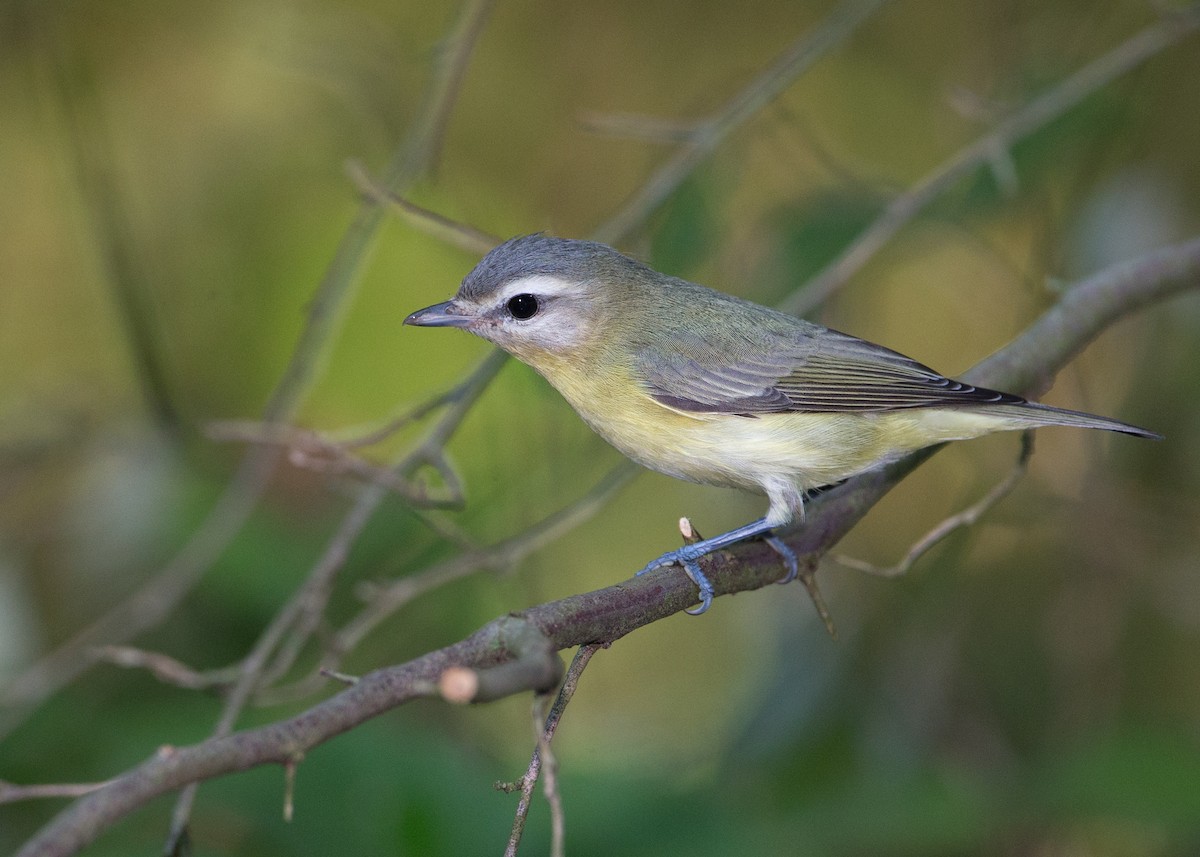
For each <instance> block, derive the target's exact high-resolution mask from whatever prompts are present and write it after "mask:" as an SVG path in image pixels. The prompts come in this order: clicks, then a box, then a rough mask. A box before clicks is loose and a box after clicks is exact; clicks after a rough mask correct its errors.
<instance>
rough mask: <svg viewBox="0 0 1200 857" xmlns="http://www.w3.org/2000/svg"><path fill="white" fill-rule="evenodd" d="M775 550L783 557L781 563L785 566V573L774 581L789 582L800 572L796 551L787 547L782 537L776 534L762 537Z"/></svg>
mask: <svg viewBox="0 0 1200 857" xmlns="http://www.w3.org/2000/svg"><path fill="white" fill-rule="evenodd" d="M763 541H764V542H766V543H767V544H769V545H770V546H771V547H772V548H773V549H774V551H775V553H777V554H779V555H780V556H781V557H783V564H784V565H785V566H786V567H787V574H785V575H784V576H783V577H781V578H779V580H777V581H775V582H776V583H791V582H792V581H793V580H795V579H796V578H797V577H798V576H799V574H800V560H798V559H796V552H795V551H794V550H792V549H791V548H790V547H788V546H787V545H786V544H785V543H784V541H783V539H781V538H779V537H778V536H767V537H766V538H764V539H763Z"/></svg>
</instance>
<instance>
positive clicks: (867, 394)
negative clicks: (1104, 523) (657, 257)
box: [636, 323, 1025, 415]
mask: <svg viewBox="0 0 1200 857" xmlns="http://www.w3.org/2000/svg"><path fill="white" fill-rule="evenodd" d="M801 324H803V323H801ZM708 345H710V346H717V345H718V344H717V343H708ZM725 345H726V346H728V347H727V348H724V349H721V348H718V347H708V348H699V349H687V350H686V351H685V350H672V351H664V350H663V349H660V348H653V347H651V348H646V349H643V350H642V351H641V352H640V353H639V354H638V359H637V362H636V369H637V371H638V372H639V374H640V375H641V376H642V379H643V382H644V384H645V386H646V388H647V390H648V391H649V393H650V395H651V396H652V397H653V398H654V399H655V400H656V401H658V402H661V403H662V404H664V405H667V406H668V407H672V408H676V409H678V410H682V411H693V412H696V413H729V414H746V415H753V414H760V413H778V412H781V411H808V412H865V411H888V410H896V409H901V408H925V407H932V406H942V407H945V406H970V405H983V404H1020V403H1022V402H1024V401H1025V400H1024V399H1022V398H1021V397H1020V396H1014V395H1010V394H1008V393H1000V392H997V391H995V390H988V389H984V388H981V387H972V386H971V385H970V384H964V383H962V382H961V381H954V380H951V379H949V378H946V377H944V376H942V375H940V374H938V373H937V372H935V371H933V370H932V369H930V368H929V367H928V366H924V365H922V364H920V363H918V362H916V361H915V360H912V359H910V358H908V357H905V356H904V355H903V354H899V353H897V352H895V351H892V350H890V349H888V348H884V347H883V346H881V345H875V344H873V343H870V342H867V341H865V340H862V339H857V338H855V337H853V336H848V335H846V334H843V333H838V332H836V331H822V335H821V336H820V337H816V338H814V337H813V336H812V335H811V333H810V331H809V329H808V328H807V327H802V326H801V325H800V324H798V325H797V327H796V329H795V331H794V332H793V333H792V335H788V332H787V331H770V330H761V329H760V330H759V331H758V332H757V335H756V336H755V338H754V341H744V340H743V341H740V342H737V343H725Z"/></svg>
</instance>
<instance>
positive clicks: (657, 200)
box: [592, 0, 887, 244]
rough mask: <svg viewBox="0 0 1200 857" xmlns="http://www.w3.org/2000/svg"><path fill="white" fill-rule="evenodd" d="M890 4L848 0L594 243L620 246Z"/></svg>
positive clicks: (691, 142) (705, 128)
mask: <svg viewBox="0 0 1200 857" xmlns="http://www.w3.org/2000/svg"><path fill="white" fill-rule="evenodd" d="M885 2H887V0H845V2H843V3H841V4H840V5H839V6H837V7H836V8H835V9H834V10H833V11H832V12H830V13H829V14H828V15H827V16H826V17H825V19H824V20H823V21H822V22H821V23H820V24H819V25H818V26H817V28H816V29H815V30H813V31H812V32H811V33H806V34H805V35H804V37H803V38H801V39H800V40H799V41H797V42H796V43H795V44H793V45H792V47H790V48H788V50H787V51H786V52H785V53H784V54H783V55H782V56H780V57H779V58H778V59H777V60H776V61H775V62H774V63H773V64H771V65H770V66H769V67H768V68H767V69H766V70H765V71H763V73H762V74H760V75H759V76H758V77H757V78H755V79H754V80H753V81H751V83H750V84H749V85H748V86H746V87H744V88H743V89H742V90H740V91H739V92H738V93H736V94H735V95H734V96H733V97H732V98H730V99H729V100H728V101H727V102H725V104H724V105H722V106H721V107H720V108H718V109H717V111H716V112H714V113H713V114H712V115H710V116H708V117H707V118H705V119H701V120H699V121H697V122H696V123H695V126H694V130H693V132H692V133H691V134H689V135H688V136H687V139H686V141H685V142H684V143H683V144H682V145H681V146H680V147H679V149H678V150H677V151H676V152H675V154H673V155H672V156H671V157H670V158H669V159H668V160H667V162H666V163H664V164H663V165H662V166H661V167H659V168H658V170H656V171H655V173H654V175H652V176H651V177H650V178H649V179H648V180H647V181H646V182H645V183H643V184H642V186H641V187H640V188H638V190H637V192H636V193H635V194H634V195H633V196H632V197H631V198H630V199H629V201H628V202H626V203H625V205H624V206H622V207H621V209H620V210H619V211H618V212H617V213H616V214H614V215H613V216H612V217H610V218H609V219H608V220H606V221H605V222H604V223H603V224H602V225H601V226H600V227H598V228H597V229H596V230H595V232H594V233H593V234H592V237H593V238H594V239H595V240H596V241H602V242H604V243H605V244H619V243H621V242H622V241H624V240H626V239H627V238H629V236H630V235H632V234H633V233H634V231H635V230H636V229H637V228H638V227H639V226H641V225H642V224H643V223H645V222H646V220H647V218H649V217H650V215H652V214H653V213H654V212H655V211H657V210H658V207H659V206H660V205H662V204H663V203H664V202H665V201H666V200H667V198H668V197H669V196H670V195H671V194H672V193H674V192H675V191H676V190H677V189H678V188H679V186H680V185H681V184H683V181H684V179H686V178H687V177H688V176H689V175H691V174H692V173H693V172H694V171H695V169H696V167H698V166H699V165H700V163H701V162H702V161H703V160H704V159H705V158H707V157H708V156H709V155H710V154H712V152H713V150H714V149H716V148H717V147H718V146H719V145H721V144H722V143H723V142H725V140H726V139H727V138H728V137H729V135H730V134H731V133H733V132H734V131H735V130H737V129H738V128H740V127H741V126H742V125H744V124H745V123H746V122H747V121H748V120H749V119H750V118H752V117H753V116H754V115H755V114H757V113H758V112H759V111H760V110H762V109H763V108H764V107H765V106H766V105H767V104H769V103H770V102H771V101H772V100H774V99H775V98H776V97H777V96H778V95H779V94H780V93H781V92H783V91H784V90H785V89H787V87H788V86H790V85H791V84H792V83H793V82H794V81H795V79H796V78H797V77H799V76H800V75H801V74H803V73H804V72H805V71H806V70H807V69H808V68H810V67H811V66H812V64H813V63H815V62H816V61H817V60H819V59H821V57H823V56H825V55H826V54H828V53H829V52H830V51H831V50H833V49H834V48H836V47H837V46H838V45H840V44H841V43H842V42H843V41H844V40H845V39H846V37H847V36H849V35H850V34H851V33H852V32H854V30H855V28H856V27H858V25H859V24H861V23H862V22H863V21H865V20H867V18H869V17H870V16H871V15H872V14H874V13H875V11H876V10H877V9H878V8H879V7H880V6H882V5H883V4H884V3H885Z"/></svg>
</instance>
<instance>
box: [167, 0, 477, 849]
mask: <svg viewBox="0 0 1200 857" xmlns="http://www.w3.org/2000/svg"><path fill="white" fill-rule="evenodd" d="M491 6H492V0H468V2H467V3H466V4H465V5H464V6H463V9H462V10H461V12H460V13H459V16H458V18H457V20H456V24H455V28H454V30H453V32H452V33H451V34H450V36H449V37H448V39H447V40H446V42H445V45H444V50H443V52H442V53H441V54H440V56H439V58H438V62H437V66H436V68H435V69H434V73H433V76H432V78H431V85H430V87H429V89H428V90H427V92H426V96H425V102H424V104H423V106H422V110H421V111H420V113H419V115H418V119H417V122H416V124H415V125H414V127H413V130H412V133H411V135H410V136H409V139H408V141H407V143H406V144H405V145H404V146H403V147H402V148H401V149H400V150H399V151H398V152H397V154H396V155H395V156H394V157H393V158H392V161H391V163H390V164H389V166H388V168H387V170H386V171H385V173H384V176H385V177H384V179H383V181H382V186H383V188H384V189H386V190H387V191H388V192H390V193H395V194H399V193H400V192H401V191H402V190H403V189H405V188H407V187H408V186H410V185H411V184H412V183H413V182H414V181H415V180H416V179H417V178H419V177H420V176H421V175H422V174H424V173H425V172H426V171H428V170H429V169H430V167H431V166H432V164H433V163H434V160H435V159H436V157H437V153H438V150H439V147H440V145H441V141H442V136H443V131H444V129H445V127H446V123H447V122H448V121H449V114H450V111H451V110H452V108H453V106H454V103H455V98H456V95H457V93H458V90H459V86H460V83H461V80H462V76H463V74H464V73H465V70H466V66H467V63H468V62H469V60H470V57H471V53H472V51H473V49H474V47H475V44H476V42H477V40H478V37H479V34H480V33H481V32H482V29H483V23H484V21H485V20H486V19H487V15H488V12H489V11H490V10H491ZM382 222H383V209H382V208H381V207H380V206H379V205H378V204H377V203H376V202H375V201H374V200H366V201H364V204H363V206H362V207H361V208H360V210H359V213H358V217H357V218H356V219H355V221H354V223H353V224H352V225H351V227H350V228H349V230H348V231H347V232H346V234H345V236H344V237H343V239H342V242H341V244H340V245H339V247H338V250H337V253H336V255H335V256H334V260H333V262H332V264H331V265H330V268H329V270H328V271H327V272H326V275H325V278H324V279H323V281H322V283H321V285H320V287H319V288H318V290H317V294H316V297H315V298H314V300H313V301H312V303H311V305H310V309H309V314H308V318H307V321H306V324H305V328H304V330H303V332H302V333H301V337H300V341H299V343H298V344H297V346H296V350H295V351H294V352H293V355H292V358H291V360H290V361H289V363H288V366H287V369H286V370H285V371H284V374H283V377H282V378H281V379H280V381H279V384H278V386H277V387H276V388H275V391H274V393H273V394H272V396H271V399H270V401H269V402H268V403H267V407H266V419H265V422H267V423H268V424H272V425H282V424H284V423H286V422H288V421H289V420H290V418H291V417H292V415H293V414H294V413H295V411H296V409H297V407H298V405H299V403H300V402H301V401H302V399H303V397H304V394H305V392H306V391H307V389H308V388H309V387H310V386H311V384H312V382H313V381H314V380H315V378H316V377H317V376H318V375H319V374H320V372H321V370H322V369H323V368H324V362H325V356H326V355H325V352H326V350H327V348H328V345H329V343H330V341H331V340H332V339H333V335H334V333H335V332H336V331H337V329H338V327H339V326H340V323H341V320H342V318H343V316H344V315H345V312H346V309H347V307H348V305H349V303H350V301H349V298H350V296H351V294H352V292H353V289H354V286H355V285H356V284H357V282H358V280H359V276H358V275H359V272H360V270H361V268H362V266H363V264H364V263H365V261H366V258H367V256H368V255H369V252H370V248H371V246H372V244H373V243H374V240H375V238H376V236H377V235H378V232H379V226H380V225H381V223H382ZM459 421H461V417H460V418H459ZM456 425H457V423H456ZM264 450H266V451H264ZM248 457H252V458H255V459H264V460H266V461H268V462H269V465H273V464H274V462H275V460H276V457H277V453H276V452H275V451H273V450H271V449H270V448H269V447H256V448H255V450H252V451H251V453H249V454H248ZM437 458H438V460H440V456H439V457H437ZM429 460H433V459H432V458H430V459H429ZM269 465H268V470H269V469H270V468H269ZM264 476H265V474H264ZM264 481H265V480H264ZM383 496H384V489H382V488H381V487H380V486H379V485H375V484H372V485H368V486H367V487H366V488H364V490H363V492H362V494H361V495H360V497H359V500H358V502H357V503H356V504H355V508H354V510H352V512H351V514H350V515H349V516H348V517H347V520H346V521H345V522H344V523H343V526H342V528H341V531H340V533H347V532H350V531H354V534H355V535H357V533H358V532H361V529H362V527H363V526H365V525H366V520H367V519H368V518H369V517H370V513H371V512H372V511H373V510H374V508H375V507H376V506H377V505H378V504H379V502H380V501H381V500H382V499H383ZM255 499H257V495H255ZM246 513H247V514H248V513H249V508H247V509H246ZM243 520H244V519H243ZM355 526H357V527H358V529H357V530H354V528H355ZM232 535H233V534H232V533H230V537H232ZM337 549H340V550H341V553H340V555H336V556H331V553H337ZM348 549H349V548H348V544H347V545H346V546H345V547H344V548H342V547H341V546H340V544H339V542H338V538H337V537H335V540H334V550H333V551H327V552H326V555H325V558H324V559H323V562H322V563H321V564H319V565H318V567H317V568H316V569H314V570H313V572H312V573H311V574H310V576H309V580H308V581H307V582H306V584H305V586H304V587H302V589H301V591H300V593H299V597H297V598H294V599H293V601H292V602H291V603H290V604H289V605H288V606H287V607H285V608H284V610H283V611H282V614H281V615H280V616H279V617H277V620H276V621H274V622H272V623H271V625H270V626H269V627H268V628H267V629H266V630H265V631H264V633H263V634H262V635H261V636H260V638H259V641H258V643H257V644H256V646H255V648H254V650H253V651H252V652H251V654H250V656H249V657H248V658H247V659H246V660H245V661H243V664H242V672H241V675H240V677H239V679H238V681H237V683H236V684H235V685H234V688H233V690H232V692H231V693H230V695H229V697H228V698H227V699H226V701H225V706H224V708H223V710H222V713H221V717H220V719H219V721H218V723H217V726H216V729H215V730H214V733H213V734H214V737H223V736H224V735H226V734H228V733H229V732H230V731H231V730H232V728H233V725H234V723H235V722H236V720H237V717H238V715H239V713H240V712H241V710H242V708H243V707H244V705H245V703H246V701H247V700H248V699H249V697H250V695H251V693H252V692H253V690H254V688H255V686H256V685H257V682H258V680H259V674H260V672H261V671H262V670H263V669H264V668H265V667H266V664H267V663H268V658H269V656H270V653H271V652H272V651H273V650H274V648H275V646H276V645H277V642H278V639H279V638H280V636H281V635H282V634H283V632H284V630H285V629H286V628H287V627H288V626H289V625H290V624H291V622H292V619H293V618H294V617H295V616H298V615H302V613H303V609H302V608H303V605H304V603H305V602H306V601H307V600H308V599H309V598H314V599H315V598H318V597H319V595H318V594H317V592H314V590H320V589H321V588H322V586H327V585H328V583H329V582H330V581H331V580H332V578H333V575H334V574H335V573H336V569H337V568H339V567H340V566H341V563H342V560H343V559H344V556H345V553H346V551H348ZM214 558H215V557H214ZM202 571H203V568H200V569H197V573H196V576H197V577H198V575H199V573H201V572H202ZM180 597H182V594H181V595H180ZM194 799H195V787H194V785H190V786H189V787H187V788H185V789H184V791H183V792H182V793H181V794H180V796H179V800H178V801H177V802H176V805H175V811H174V813H173V814H172V823H171V830H170V834H169V836H168V841H167V849H166V850H167V852H168V853H171V852H173V851H174V850H175V847H176V845H177V844H178V843H179V840H180V837H182V836H183V835H184V831H185V830H186V825H187V819H188V818H189V816H190V814H191V806H192V803H193V801H194Z"/></svg>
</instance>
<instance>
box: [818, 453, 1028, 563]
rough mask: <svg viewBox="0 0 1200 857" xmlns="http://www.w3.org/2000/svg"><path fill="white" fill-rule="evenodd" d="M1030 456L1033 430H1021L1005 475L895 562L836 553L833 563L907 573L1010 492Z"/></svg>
mask: <svg viewBox="0 0 1200 857" xmlns="http://www.w3.org/2000/svg"><path fill="white" fill-rule="evenodd" d="M1031 455H1033V432H1032V431H1024V432H1022V433H1021V452H1020V454H1019V455H1018V456H1017V462H1016V464H1014V465H1013V467H1012V469H1011V470H1009V472H1008V475H1007V476H1005V477H1004V479H1003V480H1002V481H1000V482H999V483H997V484H996V485H993V486H992V489H991V490H990V491H988V492H987V493H986V494H985V495H983V497H982V498H981V499H980V500H979V501H978V502H975V503H972V504H971V505H970V506H968V507H967V508H965V509H963V510H962V511H961V512H958V513H957V514H954V515H951V516H950V517H948V518H946V519H945V520H943V521H942V522H941V523H940V524H938V525H937V526H936V527H934V528H933V529H932V530H930V531H929V532H928V533H926V534H925V535H924V536H922V537H921V538H919V539H918V540H917V541H916V543H914V544H913V546H912V547H911V548H909V549H908V553H906V554H905V555H904V557H903V559H901V560H900V561H899V562H898V563H896V564H895V565H891V566H887V567H883V566H878V565H872V564H871V563H869V562H864V561H863V560H861V559H855V558H854V557H852V556H845V555H844V554H837V555H835V556H834V557H833V560H834V562H836V563H837V564H838V565H844V566H845V567H846V568H852V569H854V570H855V571H862V572H865V573H867V574H874V575H876V576H877V577H899V576H900V575H902V574H907V573H908V571H909V569H910V568H912V567H913V565H914V564H915V563H916V561H917V560H919V559H920V558H921V557H923V556H924V555H925V554H926V553H927V552H928V551H929V549H930V548H932V547H933V546H934V545H936V544H938V543H939V542H941V541H942V540H943V539H945V538H946V537H947V536H949V535H950V534H951V533H953V532H954V531H956V530H960V529H962V528H963V527H969V526H972V525H973V524H975V522H977V521H978V520H979V519H980V518H982V517H983V516H984V515H985V514H987V512H988V511H989V510H990V509H991V508H992V507H993V506H995V505H996V504H997V503H999V502H1000V501H1001V500H1003V499H1004V498H1005V497H1007V496H1008V495H1009V494H1011V493H1012V490H1013V489H1014V488H1016V487H1017V483H1018V482H1020V481H1021V478H1022V477H1023V476H1024V475H1025V472H1026V471H1027V470H1028V469H1029V458H1030V456H1031Z"/></svg>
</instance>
